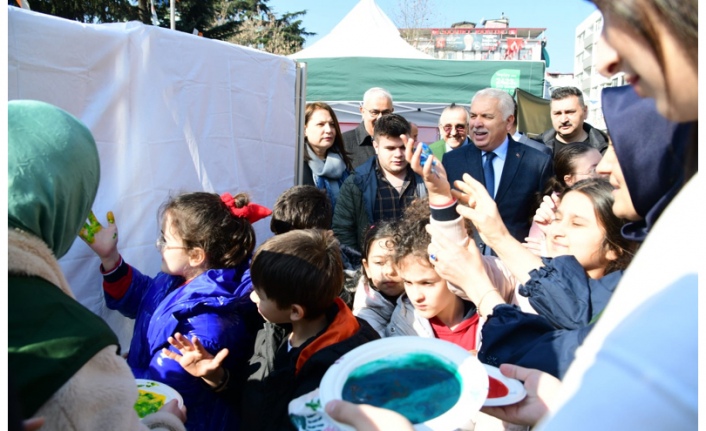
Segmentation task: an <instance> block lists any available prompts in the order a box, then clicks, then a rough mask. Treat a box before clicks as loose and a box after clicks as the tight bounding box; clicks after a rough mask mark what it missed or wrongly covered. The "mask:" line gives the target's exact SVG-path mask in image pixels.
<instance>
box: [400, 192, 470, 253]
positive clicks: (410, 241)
mask: <svg viewBox="0 0 706 431" xmlns="http://www.w3.org/2000/svg"><path fill="white" fill-rule="evenodd" d="M430 217H431V209H430V208H429V198H428V197H424V198H419V199H415V200H414V201H412V203H410V204H409V205H408V206H407V208H405V210H404V215H403V216H402V218H401V219H400V221H398V222H397V229H396V232H395V236H394V238H393V243H394V245H395V257H394V259H395V263H399V262H400V261H401V260H402V259H404V258H405V256H408V255H413V256H416V257H419V258H421V259H423V260H428V259H429V254H428V253H427V247H428V246H429V243H431V235H429V233H428V232H427V230H426V225H428V224H429V220H430ZM464 223H465V226H466V231H467V232H468V235H469V236H471V237H472V236H473V230H472V226H471V224H470V222H469V221H468V220H466V219H464Z"/></svg>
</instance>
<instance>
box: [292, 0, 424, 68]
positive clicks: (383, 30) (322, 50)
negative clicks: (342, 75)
mask: <svg viewBox="0 0 706 431" xmlns="http://www.w3.org/2000/svg"><path fill="white" fill-rule="evenodd" d="M289 57H290V58H293V59H302V58H327V57H385V58H424V59H430V58H432V57H431V56H430V55H427V54H424V53H423V52H421V51H419V50H417V49H416V48H414V47H413V46H412V45H410V44H408V43H407V42H406V41H405V40H404V39H402V37H400V32H399V31H398V30H397V26H396V25H395V24H394V23H393V22H392V20H390V18H388V16H387V15H385V12H383V11H382V10H381V9H380V8H379V7H378V5H377V4H376V3H375V0H360V2H358V4H357V5H355V7H354V8H353V9H351V11H350V12H348V15H346V16H345V17H344V18H343V19H342V20H341V22H339V23H338V24H337V25H336V27H334V28H333V30H331V32H330V33H329V34H327V35H326V36H324V37H322V38H321V39H319V40H318V41H317V42H316V43H314V44H313V45H311V46H310V47H308V48H305V49H303V50H301V51H299V52H297V53H295V54H292V55H290V56H289Z"/></svg>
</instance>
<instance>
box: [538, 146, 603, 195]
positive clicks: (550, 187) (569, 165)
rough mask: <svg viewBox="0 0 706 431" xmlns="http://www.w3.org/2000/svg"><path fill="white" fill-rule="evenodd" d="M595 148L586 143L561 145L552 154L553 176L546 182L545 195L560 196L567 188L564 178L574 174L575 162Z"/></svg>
mask: <svg viewBox="0 0 706 431" xmlns="http://www.w3.org/2000/svg"><path fill="white" fill-rule="evenodd" d="M594 149H595V148H594V147H593V146H592V145H591V144H589V143H586V142H574V143H573V144H567V145H562V146H560V147H558V148H557V149H556V150H555V153H554V176H553V177H552V178H551V179H550V180H553V181H547V185H546V187H545V193H544V194H545V195H549V194H552V192H556V193H557V194H559V195H561V194H562V193H563V192H564V190H566V189H568V188H569V186H568V185H567V184H566V180H565V179H564V177H565V176H567V175H568V176H572V175H574V174H575V173H576V172H575V171H576V160H577V159H579V158H580V157H582V156H583V155H584V154H586V153H588V152H590V151H593V150H594Z"/></svg>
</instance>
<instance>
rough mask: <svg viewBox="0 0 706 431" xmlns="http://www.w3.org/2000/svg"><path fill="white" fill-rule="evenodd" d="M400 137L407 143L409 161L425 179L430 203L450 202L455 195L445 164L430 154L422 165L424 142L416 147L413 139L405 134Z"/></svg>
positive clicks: (443, 203)
mask: <svg viewBox="0 0 706 431" xmlns="http://www.w3.org/2000/svg"><path fill="white" fill-rule="evenodd" d="M400 137H401V138H402V141H403V142H404V143H405V158H406V159H407V162H409V165H410V167H411V168H412V170H413V171H414V172H415V173H417V174H418V175H419V176H421V177H422V179H423V180H424V185H425V186H426V188H427V192H428V193H429V204H431V205H445V204H448V203H449V202H450V201H451V200H452V199H453V196H452V195H451V184H449V180H448V179H447V177H446V170H445V169H444V166H443V165H442V164H441V163H440V162H439V160H438V159H437V158H436V157H434V156H433V155H429V156H428V157H427V160H426V162H425V163H424V165H423V166H422V163H421V159H422V157H421V155H422V144H421V143H419V144H418V145H417V147H416V148H414V147H413V145H414V140H413V139H411V138H407V137H406V136H405V135H401V136H400Z"/></svg>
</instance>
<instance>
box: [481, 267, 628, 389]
mask: <svg viewBox="0 0 706 431" xmlns="http://www.w3.org/2000/svg"><path fill="white" fill-rule="evenodd" d="M542 261H543V262H544V264H545V266H544V267H542V268H540V269H537V270H534V271H532V272H530V277H531V278H530V280H529V281H527V283H525V285H524V286H522V287H521V288H520V294H521V295H523V296H528V297H529V301H530V304H531V305H532V307H533V308H534V309H535V310H536V311H537V313H539V315H535V314H530V313H524V312H522V311H520V309H519V308H517V307H515V306H513V305H505V304H501V305H498V306H496V307H495V308H494V309H493V313H492V314H491V315H489V316H488V320H487V321H486V322H485V324H484V325H483V328H482V330H481V337H482V341H481V348H480V350H479V351H478V359H480V361H481V362H483V363H486V364H489V365H494V366H499V365H500V364H503V363H509V364H516V365H520V366H523V367H527V368H537V369H539V370H542V371H544V372H547V373H549V374H552V375H554V376H556V377H558V378H562V377H563V376H564V373H566V370H567V369H568V368H569V365H571V362H573V360H574V354H575V352H576V349H577V348H578V347H579V346H580V345H581V344H583V340H584V339H585V338H586V336H587V335H588V333H589V332H590V331H591V329H592V328H593V325H594V323H593V322H594V321H595V320H596V319H597V317H598V315H599V314H600V313H601V312H602V311H603V309H604V308H605V306H606V305H607V304H608V300H609V299H610V297H611V295H612V294H613V291H614V290H615V288H616V287H617V285H618V282H619V281H620V278H621V277H622V275H623V271H614V272H611V273H610V274H607V275H605V276H603V277H601V278H600V279H595V280H594V279H591V278H589V277H588V275H586V271H585V270H584V269H583V267H582V266H581V264H580V263H579V262H578V261H577V260H576V258H575V257H574V256H559V257H556V258H553V259H551V258H542Z"/></svg>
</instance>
